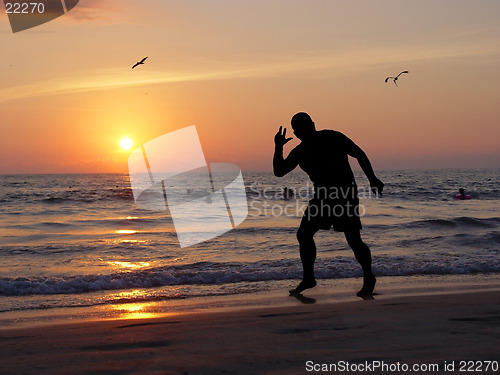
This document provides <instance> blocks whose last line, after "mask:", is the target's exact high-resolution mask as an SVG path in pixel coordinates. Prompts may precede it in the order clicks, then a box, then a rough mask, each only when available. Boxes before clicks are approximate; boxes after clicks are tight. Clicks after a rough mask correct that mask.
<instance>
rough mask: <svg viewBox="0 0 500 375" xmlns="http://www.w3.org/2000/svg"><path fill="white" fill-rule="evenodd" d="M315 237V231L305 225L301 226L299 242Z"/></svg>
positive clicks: (298, 236)
mask: <svg viewBox="0 0 500 375" xmlns="http://www.w3.org/2000/svg"><path fill="white" fill-rule="evenodd" d="M313 237H314V232H312V231H311V230H309V229H308V228H306V227H303V226H301V227H299V230H298V231H297V240H298V241H299V243H301V242H307V241H311V240H312V239H313Z"/></svg>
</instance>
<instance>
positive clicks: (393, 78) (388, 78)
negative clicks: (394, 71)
mask: <svg viewBox="0 0 500 375" xmlns="http://www.w3.org/2000/svg"><path fill="white" fill-rule="evenodd" d="M403 73H408V70H403V71H402V72H401V73H399V74H398V75H397V76H396V77H387V78H386V79H385V82H387V81H388V80H390V79H392V80H393V81H394V84H395V85H396V87H399V86H398V83H397V82H396V81H397V80H398V78H399V76H400V75H401V74H403Z"/></svg>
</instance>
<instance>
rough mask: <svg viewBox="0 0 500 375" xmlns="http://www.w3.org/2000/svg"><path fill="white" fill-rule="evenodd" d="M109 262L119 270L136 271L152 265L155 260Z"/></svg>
mask: <svg viewBox="0 0 500 375" xmlns="http://www.w3.org/2000/svg"><path fill="white" fill-rule="evenodd" d="M107 263H108V264H109V265H110V266H112V267H113V268H116V269H117V270H118V271H136V270H140V269H143V268H148V267H151V265H152V263H154V262H122V261H118V260H115V261H110V262H107Z"/></svg>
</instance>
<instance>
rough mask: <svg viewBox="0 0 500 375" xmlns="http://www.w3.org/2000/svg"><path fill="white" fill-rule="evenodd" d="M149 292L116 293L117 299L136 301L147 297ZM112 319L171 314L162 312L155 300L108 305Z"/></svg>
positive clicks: (146, 317)
mask: <svg viewBox="0 0 500 375" xmlns="http://www.w3.org/2000/svg"><path fill="white" fill-rule="evenodd" d="M146 297H147V293H146V292H145V291H143V290H139V289H136V290H132V291H127V292H120V293H117V294H115V295H114V298H115V300H116V301H124V302H125V301H134V300H137V299H142V298H146ZM106 310H108V314H107V315H108V317H109V318H110V319H149V318H158V317H165V316H168V315H171V314H169V313H166V312H164V311H162V312H160V311H159V307H158V304H157V303H155V302H130V303H121V304H115V305H109V306H106Z"/></svg>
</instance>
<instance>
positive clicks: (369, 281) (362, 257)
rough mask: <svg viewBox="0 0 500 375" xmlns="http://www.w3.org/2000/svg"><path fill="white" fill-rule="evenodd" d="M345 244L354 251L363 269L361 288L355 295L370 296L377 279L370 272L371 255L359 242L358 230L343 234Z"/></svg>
mask: <svg viewBox="0 0 500 375" xmlns="http://www.w3.org/2000/svg"><path fill="white" fill-rule="evenodd" d="M345 238H346V240H347V243H348V244H349V246H350V247H351V249H352V251H354V256H355V257H356V259H357V260H358V262H359V264H360V265H361V268H363V287H362V288H361V290H360V291H359V292H358V293H357V295H358V296H359V297H363V296H370V295H372V294H373V289H374V288H375V283H376V282H377V279H375V276H374V275H373V272H372V254H371V252H370V248H369V247H368V246H367V245H366V244H365V243H364V242H363V241H362V240H361V233H359V229H356V230H350V231H346V232H345Z"/></svg>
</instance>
